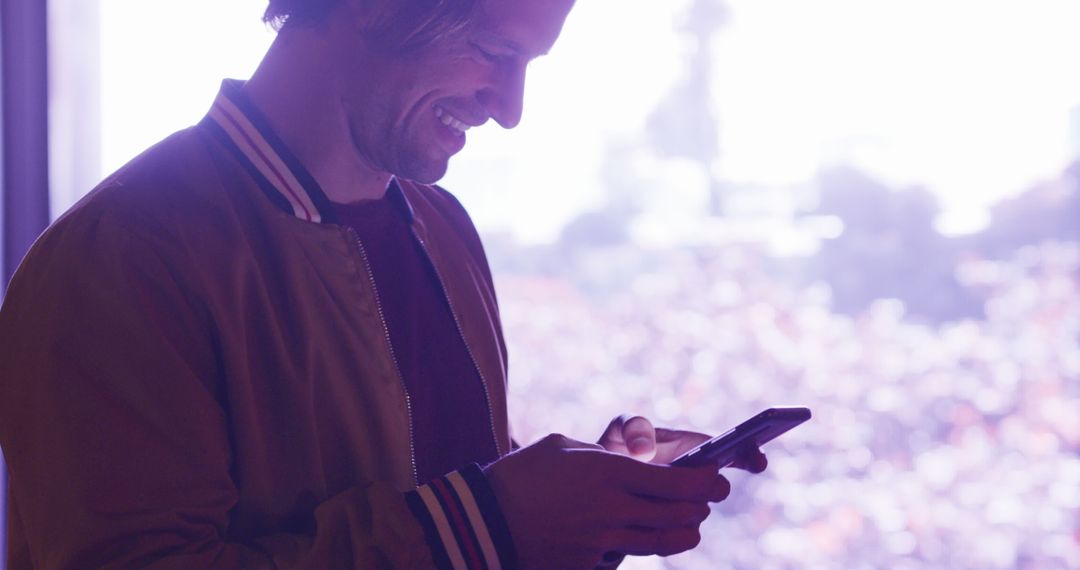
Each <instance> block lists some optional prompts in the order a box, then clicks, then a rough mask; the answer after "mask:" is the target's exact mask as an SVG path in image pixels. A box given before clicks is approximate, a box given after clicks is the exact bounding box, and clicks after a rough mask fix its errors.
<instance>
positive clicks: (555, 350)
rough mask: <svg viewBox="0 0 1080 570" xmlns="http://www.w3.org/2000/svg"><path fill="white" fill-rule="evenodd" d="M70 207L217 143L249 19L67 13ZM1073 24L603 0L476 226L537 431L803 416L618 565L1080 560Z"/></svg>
mask: <svg viewBox="0 0 1080 570" xmlns="http://www.w3.org/2000/svg"><path fill="white" fill-rule="evenodd" d="M51 1H52V3H53V5H57V6H59V5H63V9H61V10H54V12H53V18H54V19H53V25H54V26H56V29H57V30H61V29H62V30H66V32H64V33H62V34H58V35H59V39H56V40H54V42H59V43H54V47H55V46H59V49H58V53H59V55H58V56H57V57H59V58H61V61H60V63H59V64H58V65H57V67H56V71H55V73H56V76H55V82H54V86H55V89H54V97H55V101H54V103H55V106H56V107H57V109H56V110H55V111H54V125H53V128H54V133H56V134H57V136H56V137H55V138H54V169H59V170H58V172H60V173H59V174H55V175H54V177H53V180H54V183H55V187H54V189H53V196H54V204H55V208H56V209H57V211H59V210H62V209H64V208H66V207H67V206H68V205H69V204H70V203H72V201H73V200H74V199H76V198H77V197H78V195H79V193H81V192H83V191H85V190H87V189H89V187H90V186H92V184H93V182H92V181H93V180H95V179H97V178H100V176H101V175H102V174H104V173H107V172H110V171H112V170H114V169H115V168H117V167H118V166H120V165H121V164H122V163H124V162H125V161H127V160H128V159H130V158H131V157H133V156H134V155H135V154H137V153H138V152H139V151H141V150H142V149H144V148H145V147H147V146H149V145H150V144H152V143H153V142H155V141H157V140H159V139H161V138H162V137H164V136H165V135H167V134H168V133H170V132H172V131H174V130H176V129H179V128H182V127H185V126H187V125H190V124H192V123H194V122H195V121H197V120H198V119H199V118H200V117H201V116H202V114H203V113H204V112H205V111H206V109H207V108H208V106H209V104H210V101H211V99H212V97H213V95H214V93H215V92H216V90H217V88H218V84H219V82H220V80H221V79H222V78H224V77H246V76H248V75H249V74H250V73H251V71H252V70H253V69H254V68H255V65H256V64H257V62H258V60H259V58H260V56H261V54H262V52H263V51H264V50H265V49H266V47H267V46H268V45H269V43H270V42H271V41H272V39H273V33H272V32H271V31H269V30H267V28H266V27H265V26H264V25H263V24H262V23H261V22H260V21H259V16H260V14H261V11H262V9H263V7H264V4H263V3H262V2H258V1H254V0H252V1H244V2H220V1H211V0H190V1H188V2H172V1H170V2H166V1H163V0H101V1H100V2H90V1H87V0H51ZM1078 21H1080V4H1077V3H1075V2H1068V1H1050V0H1047V1H1040V2H1035V3H1032V2H1021V1H1019V0H1013V1H1002V2H994V3H986V2H974V1H960V2H945V3H943V2H940V1H936V2H934V1H930V0H918V1H908V2H889V1H885V0H820V1H818V2H810V3H808V2H800V1H796V0H726V1H722V0H672V1H666V2H656V1H655V0H590V1H588V2H578V5H577V7H576V8H575V12H574V13H573V14H572V15H571V17H570V20H569V22H568V23H567V26H566V28H565V30H564V34H563V37H562V38H561V40H560V41H559V43H558V44H557V45H556V47H555V49H554V50H553V51H552V53H551V54H550V55H549V56H548V57H545V58H542V59H541V60H538V61H536V62H535V63H534V64H533V66H532V67H531V70H530V77H529V83H528V90H527V95H526V111H525V117H524V120H523V122H522V124H521V126H520V127H519V128H518V129H516V130H514V131H511V132H503V131H501V130H500V129H498V128H497V127H495V126H488V127H486V128H484V129H479V130H474V131H471V132H470V134H469V137H470V141H469V148H468V149H467V150H466V151H465V152H464V153H463V154H462V155H461V156H460V157H457V158H455V159H454V161H453V163H452V165H451V173H450V175H449V176H448V177H447V178H446V180H445V181H444V185H445V186H446V187H448V188H449V189H450V190H452V191H454V192H455V193H456V194H457V195H458V196H459V197H460V198H461V200H462V201H463V202H464V203H465V205H466V206H467V207H468V209H469V210H470V212H471V213H472V215H473V217H474V219H475V221H476V222H477V225H478V226H479V228H480V230H481V233H482V234H483V236H484V239H485V244H486V247H487V250H488V254H489V256H490V257H491V261H492V265H493V268H494V271H495V273H496V280H497V284H498V287H499V293H500V300H501V303H502V311H503V318H504V324H505V327H506V334H507V338H508V340H509V343H510V345H511V376H510V378H511V391H512V392H511V413H512V417H513V418H514V422H515V429H516V436H517V438H518V439H519V440H520V441H523V442H528V441H531V440H533V439H535V438H537V437H540V436H542V435H543V434H546V433H548V432H552V431H559V432H562V433H567V434H571V435H573V436H575V437H578V438H581V439H588V438H590V437H595V435H598V434H599V433H600V431H601V430H602V428H603V427H604V425H605V424H606V422H607V421H608V420H609V419H610V418H611V417H612V416H614V415H616V414H618V413H622V412H633V413H640V414H644V415H646V416H649V417H651V418H653V419H654V421H655V422H656V423H657V424H662V425H668V426H673V427H678V428H685V429H694V430H701V431H706V432H721V431H725V430H726V429H727V428H728V427H730V426H732V425H734V424H735V423H737V422H739V421H740V420H742V419H743V418H745V417H748V416H750V415H751V414H753V413H755V412H757V411H758V410H760V409H761V408H764V407H768V406H771V405H778V404H801V405H807V406H809V407H811V408H812V409H813V410H814V413H815V418H814V419H813V420H812V421H811V422H810V423H809V424H807V425H806V426H803V427H800V428H798V429H797V430H795V431H793V432H791V433H789V434H787V435H785V436H784V437H783V438H782V440H780V441H777V442H775V443H774V444H771V445H770V446H769V447H768V448H767V451H768V452H769V455H770V468H769V470H768V471H767V472H766V473H764V474H762V475H758V476H746V475H743V474H739V473H732V474H731V480H732V482H733V487H734V492H733V494H732V496H731V498H730V499H729V500H727V501H725V502H724V503H722V504H720V505H719V506H717V507H716V513H715V514H714V516H713V517H711V518H710V520H709V521H708V522H707V523H706V525H705V526H704V527H703V530H702V534H703V536H704V539H703V541H702V544H701V546H700V547H699V548H697V549H696V550H694V551H692V552H689V553H686V554H683V555H680V556H676V557H672V558H670V559H665V560H648V559H647V560H631V561H628V562H627V564H626V565H625V566H624V567H627V568H661V567H672V568H675V567H677V568H701V569H706V568H707V569H715V568H788V567H844V568H863V567H891V568H920V567H969V568H1013V567H1018V566H1025V567H1033V568H1034V567H1040V568H1041V567H1047V568H1049V567H1078V566H1080V545H1078V544H1077V541H1076V538H1075V537H1076V535H1077V533H1078V532H1080V526H1078V525H1080V523H1078V520H1077V517H1076V516H1075V513H1076V510H1077V508H1080V492H1078V489H1080V459H1077V457H1078V453H1077V452H1078V451H1080V423H1078V420H1077V417H1078V415H1077V413H1076V412H1077V410H1080V347H1078V344H1077V342H1076V339H1077V338H1080V320H1078V318H1077V315H1080V290H1078V277H1077V276H1078V275H1080V245H1078V244H1080V230H1078V228H1080V224H1078V223H1077V215H1078V212H1080V165H1078V162H1077V157H1078V156H1080V74H1077V73H1075V69H1076V54H1077V53H1080V35H1078V34H1076V33H1075V22H1078Z"/></svg>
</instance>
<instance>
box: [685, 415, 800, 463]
mask: <svg viewBox="0 0 1080 570" xmlns="http://www.w3.org/2000/svg"><path fill="white" fill-rule="evenodd" d="M808 419H810V408H801V407H785V408H769V409H767V410H765V411H763V412H761V413H760V414H758V415H756V416H754V417H752V418H750V419H748V420H746V421H745V422H743V423H741V424H739V425H737V426H735V427H734V428H732V429H730V430H728V431H727V432H726V433H724V434H721V435H718V436H716V437H714V438H712V439H710V440H709V441H706V442H705V443H702V444H701V445H699V446H697V447H695V448H694V449H691V450H690V451H687V452H686V453H684V454H682V455H680V456H678V457H676V458H675V460H674V461H672V462H671V465H674V466H677V467H698V466H701V465H705V464H706V463H717V464H718V465H719V466H720V467H721V468H723V467H727V466H729V465H731V464H732V463H734V462H735V459H736V458H738V455H739V452H740V451H742V450H743V449H745V448H746V447H749V446H754V447H761V446H762V445H765V444H766V443H768V442H770V441H772V440H773V439H775V438H776V437H778V436H779V435H780V434H782V433H784V432H786V431H788V430H789V429H791V428H793V427H795V426H797V425H799V424H801V423H803V422H805V421H806V420H808Z"/></svg>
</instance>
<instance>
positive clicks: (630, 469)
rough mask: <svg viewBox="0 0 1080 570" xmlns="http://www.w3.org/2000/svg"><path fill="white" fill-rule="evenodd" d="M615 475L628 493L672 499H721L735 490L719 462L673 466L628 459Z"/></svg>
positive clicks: (613, 474) (616, 479)
mask: <svg viewBox="0 0 1080 570" xmlns="http://www.w3.org/2000/svg"><path fill="white" fill-rule="evenodd" d="M612 477H613V480H614V481H616V482H618V483H619V484H620V485H621V486H622V488H623V490H625V491H626V492H628V493H632V494H635V495H639V496H642V497H649V498H656V499H664V500H668V501H710V502H718V501H722V500H724V499H725V498H727V496H728V493H730V492H731V484H730V483H728V481H727V479H725V478H724V477H723V476H722V475H720V474H719V473H717V470H716V466H715V465H713V466H706V467H670V466H667V465H654V464H649V463H641V462H637V461H626V462H625V463H624V464H623V465H621V466H620V468H619V469H618V470H616V471H614V472H613V473H612Z"/></svg>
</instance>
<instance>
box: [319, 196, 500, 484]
mask: <svg viewBox="0 0 1080 570" xmlns="http://www.w3.org/2000/svg"><path fill="white" fill-rule="evenodd" d="M391 192H393V190H390V191H389V192H388V193H387V196H386V197H384V198H382V199H380V200H369V201H364V202H359V203H355V204H334V209H335V214H336V215H337V218H338V219H337V221H338V222H339V223H340V224H342V225H345V226H349V227H351V228H352V229H353V230H354V231H355V232H356V235H357V236H358V237H359V238H360V243H361V244H363V246H364V252H365V253H366V254H367V258H368V262H369V263H370V265H371V271H372V274H373V275H374V277H375V286H376V287H377V288H378V291H379V301H380V304H381V306H382V310H383V315H384V316H385V318H386V324H387V327H388V328H389V330H390V342H391V344H392V345H393V347H394V356H395V357H396V358H397V363H398V366H399V368H400V369H401V376H402V379H403V380H404V382H405V387H406V389H407V390H408V391H409V399H410V405H411V408H412V424H413V446H414V449H415V453H416V472H417V477H418V478H419V483H420V484H424V483H426V482H428V481H430V480H432V479H434V478H436V477H440V476H442V475H445V474H446V473H448V472H450V471H453V470H455V469H459V468H461V467H462V466H464V465H466V464H468V463H472V462H476V463H479V464H481V465H483V464H486V463H490V462H492V461H494V460H495V459H497V458H498V451H497V450H496V447H495V440H494V436H493V434H492V428H491V420H490V419H489V415H488V407H487V399H486V396H485V394H484V387H483V384H482V381H481V379H480V374H479V373H478V372H477V370H476V367H475V365H474V364H473V362H472V358H471V356H470V355H469V352H468V349H467V348H466V347H465V341H464V340H463V339H462V337H461V334H460V332H459V331H458V328H457V324H456V323H455V321H454V317H453V315H452V313H451V312H450V306H449V304H448V303H447V300H446V296H445V294H444V293H443V290H442V285H441V284H440V283H439V280H438V277H437V276H436V274H435V270H434V269H433V268H432V266H431V262H430V261H428V258H427V254H425V253H424V251H423V250H422V249H421V247H420V244H419V243H418V242H417V241H416V240H415V239H414V238H413V236H412V232H411V231H410V228H409V222H408V221H407V219H406V217H405V214H404V213H403V212H402V211H401V210H400V209H399V208H398V207H397V205H396V204H395V203H394V201H393V199H392V198H391V196H390V193H391Z"/></svg>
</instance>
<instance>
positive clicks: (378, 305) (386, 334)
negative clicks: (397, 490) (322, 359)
mask: <svg viewBox="0 0 1080 570" xmlns="http://www.w3.org/2000/svg"><path fill="white" fill-rule="evenodd" d="M346 231H348V232H349V235H350V236H352V238H353V241H354V242H355V243H356V247H357V248H359V250H360V257H361V258H363V260H364V268H365V270H366V272H367V277H368V281H370V282H371V291H372V293H374V295H375V309H376V310H377V311H378V313H379V322H380V323H381V324H382V329H383V338H384V339H385V340H386V348H387V350H389V351H390V359H391V360H392V361H393V362H394V372H395V373H396V374H397V379H398V383H399V384H401V392H402V393H403V394H405V415H406V416H407V419H408V420H409V464H410V465H411V466H412V478H413V484H414V485H417V486H419V485H420V477H419V475H417V473H416V444H415V443H414V441H413V439H414V437H415V435H414V434H413V413H412V399H411V398H410V397H409V388H408V386H406V385H405V378H404V377H403V376H402V374H401V366H400V365H398V360H397V354H395V353H394V343H393V341H391V340H390V327H389V326H387V324H386V315H384V314H383V308H382V301H381V300H380V299H379V289H378V286H376V285H375V275H374V274H372V272H371V263H370V262H369V261H368V256H367V251H366V250H365V249H364V244H363V243H362V242H361V241H360V236H358V235H357V234H356V232H355V231H353V229H352V228H346ZM488 406H489V407H490V404H488ZM495 447H496V448H498V443H496V444H495Z"/></svg>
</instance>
